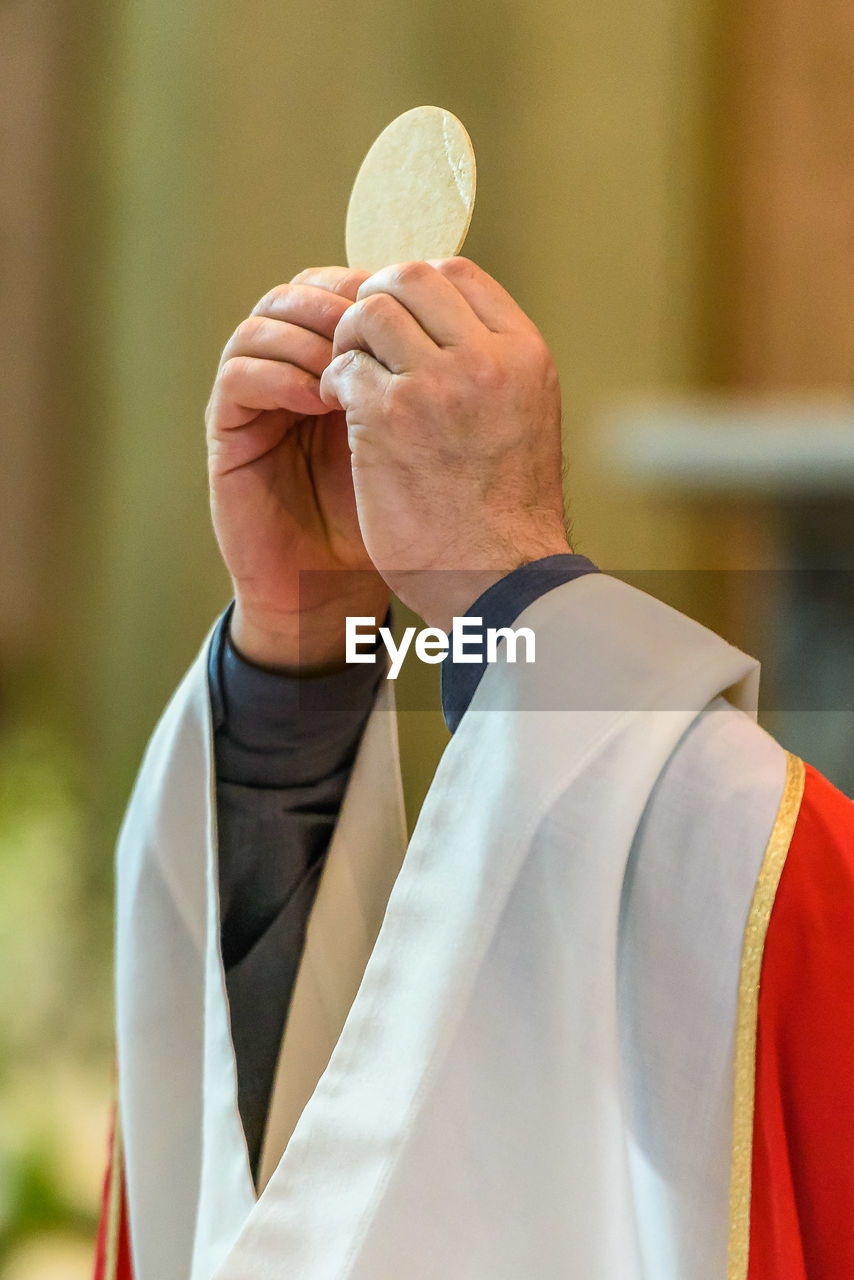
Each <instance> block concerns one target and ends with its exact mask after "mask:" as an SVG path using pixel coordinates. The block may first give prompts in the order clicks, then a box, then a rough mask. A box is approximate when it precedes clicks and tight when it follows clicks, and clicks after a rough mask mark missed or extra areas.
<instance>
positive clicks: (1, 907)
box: [0, 716, 112, 1280]
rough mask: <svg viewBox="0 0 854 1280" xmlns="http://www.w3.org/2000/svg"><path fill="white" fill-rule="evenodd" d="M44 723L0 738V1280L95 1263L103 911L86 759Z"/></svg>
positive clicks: (21, 725)
mask: <svg viewBox="0 0 854 1280" xmlns="http://www.w3.org/2000/svg"><path fill="white" fill-rule="evenodd" d="M48 723H49V716H38V717H34V718H33V719H30V718H28V717H24V718H22V719H21V720H19V721H16V722H13V723H9V724H7V725H6V727H5V730H4V731H3V732H2V733H0V956H1V957H2V965H0V1133H2V1143H0V1276H2V1277H3V1280H17V1278H23V1277H27V1276H32V1277H33V1280H35V1278H36V1277H38V1280H48V1277H49V1276H50V1275H51V1274H56V1275H57V1276H60V1275H61V1276H62V1277H63V1280H72V1277H73V1276H76V1275H78V1274H79V1275H81V1276H82V1275H84V1274H87V1273H88V1270H89V1269H91V1256H92V1238H93V1231H94V1225H95V1213H96V1209H97V1202H98V1188H99V1182H100V1177H101V1168H102V1161H103V1156H104V1151H105V1142H106V1112H105V1105H104V1104H105V1097H106V1096H107V1092H108V1090H109V1088H110V1068H109V1066H108V1064H109V1061H110V1054H111V1047H110V1042H111V1032H110V1028H111V1026H112V1013H111V1007H110V1006H111V1000H110V980H109V974H110V972H111V964H110V934H111V930H110V925H109V909H108V905H107V902H106V900H105V897H104V895H103V893H98V894H97V895H95V896H93V894H92V892H91V885H90V884H89V877H88V875H87V868H88V867H89V866H91V862H92V859H91V856H89V855H88V851H87V849H86V835H85V832H86V821H85V817H84V804H83V788H82V785H81V778H80V761H79V758H78V759H75V757H74V755H73V753H72V751H71V750H70V747H69V743H68V741H67V739H65V738H64V737H63V736H62V735H61V734H60V733H58V732H57V731H56V730H51V729H50V728H48V727H47V725H48ZM84 1261H85V1267H86V1270H84ZM60 1267H61V1268H62V1269H61V1270H59V1269H56V1270H53V1268H60ZM75 1268H76V1269H75Z"/></svg>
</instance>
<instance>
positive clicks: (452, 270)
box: [430, 258, 535, 333]
mask: <svg viewBox="0 0 854 1280" xmlns="http://www.w3.org/2000/svg"><path fill="white" fill-rule="evenodd" d="M430 266H431V267H435V268H436V270H437V271H438V272H439V274H440V275H442V276H444V277H445V279H446V280H449V281H450V282H451V284H452V285H454V287H455V288H456V289H458V290H459V292H460V293H461V294H462V295H463V297H464V298H465V300H466V302H467V303H468V304H469V306H470V307H471V309H472V311H473V312H474V313H475V315H476V316H477V318H478V319H479V320H480V321H481V323H482V324H485V325H486V327H487V329H491V330H492V331H493V333H512V332H513V330H514V329H515V330H519V329H531V328H534V327H535V326H534V322H533V320H530V319H529V318H528V316H526V315H525V312H524V311H523V310H522V308H521V307H520V306H519V304H518V302H516V301H515V299H513V298H512V297H511V296H510V294H509V293H508V292H507V290H506V289H504V288H502V286H501V285H500V284H499V283H498V281H497V280H493V278H492V276H490V275H487V273H486V272H485V271H484V270H483V268H482V267H479V266H477V265H476V264H475V263H474V262H472V261H471V259H469V258H433V259H431V260H430Z"/></svg>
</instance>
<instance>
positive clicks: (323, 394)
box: [320, 351, 393, 418]
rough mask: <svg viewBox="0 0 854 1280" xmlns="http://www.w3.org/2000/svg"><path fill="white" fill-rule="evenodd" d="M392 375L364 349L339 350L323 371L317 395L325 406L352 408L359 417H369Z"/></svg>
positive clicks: (383, 393)
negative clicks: (356, 411)
mask: <svg viewBox="0 0 854 1280" xmlns="http://www.w3.org/2000/svg"><path fill="white" fill-rule="evenodd" d="M392 377H393V375H392V374H391V373H389V371H388V369H386V368H385V367H384V366H383V365H381V364H380V363H379V362H378V361H376V360H375V359H374V357H373V356H372V355H369V354H368V353H367V351H343V352H342V353H341V355H340V356H336V357H335V359H334V360H333V361H332V363H331V364H329V365H327V367H326V369H324V371H323V377H322V378H321V379H320V398H321V400H322V401H323V403H324V404H325V405H326V407H327V408H328V409H346V410H348V411H349V410H351V409H355V410H358V412H359V416H360V417H361V418H369V417H371V416H372V410H376V409H377V408H378V407H379V405H380V404H381V403H382V399H383V396H384V395H385V393H386V391H387V389H388V384H389V382H390V381H391V378H392Z"/></svg>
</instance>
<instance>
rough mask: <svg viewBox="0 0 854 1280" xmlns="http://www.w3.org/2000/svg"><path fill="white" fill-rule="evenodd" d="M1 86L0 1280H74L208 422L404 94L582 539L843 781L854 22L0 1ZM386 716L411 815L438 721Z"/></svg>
mask: <svg viewBox="0 0 854 1280" xmlns="http://www.w3.org/2000/svg"><path fill="white" fill-rule="evenodd" d="M0 69H2V76H0V173H2V180H1V181H0V335H2V373H1V374H0V440H2V470H0V484H2V490H0V548H2V554H1V555H0V1277H2V1280H36V1278H37V1280H54V1278H59V1277H61V1278H62V1280H77V1278H78V1277H82V1276H85V1275H87V1274H88V1271H89V1266H90V1258H91V1249H92V1234H93V1229H94V1218H95V1212H96V1205H97V1198H98V1184H99V1178H100V1171H101V1163H102V1156H103V1153H104V1149H105V1143H106V1128H107V1113H108V1105H109V1098H110V1094H111V1088H112V1053H113V1050H112V1004H111V958H110V947H111V928H112V915H111V894H112V865H111V863H112V845H113V841H114V839H115V834H116V830H117V825H118V822H119V820H120V816H121V812H122V809H123V806H124V803H125V800H126V797H127V794H128V790H129V788H130V785H131V782H132V779H133V775H134V772H135V769H136V766H137V763H138V761H139V757H140V753H141V751H142V749H143V746H144V743H145V741H146V738H147V736H148V734H149V733H150V731H151V729H152V727H153V725H154V722H155V720H156V718H157V716H158V714H159V712H160V711H161V709H162V708H163V706H164V704H165V702H166V700H167V699H168V697H169V695H170V693H171V691H172V689H173V688H174V686H175V684H176V682H177V681H178V679H179V677H180V675H181V674H182V672H183V670H184V669H185V667H186V666H187V665H188V663H189V662H190V660H191V659H192V657H193V655H194V653H195V651H196V650H197V648H198V646H199V645H200V644H201V642H202V640H203V638H204V636H205V633H206V631H207V629H208V627H209V625H210V624H211V622H212V621H213V619H214V618H215V616H216V615H217V614H218V613H219V612H220V610H221V609H222V608H223V607H224V605H225V604H226V603H227V601H228V598H229V590H228V582H227V579H226V577H225V574H224V571H223V569H222V567H221V565H220V563H219V560H218V555H217V551H216V547H215V544H214V540H213V537H212V534H211V532H210V529H209V524H208V512H207V505H206V492H205V465H204V448H203V423H202V415H203V411H204V406H205V402H206V399H207V395H208V392H209V389H210V384H211V381H212V378H213V374H214V371H215V368H216V364H217V361H218V357H219V352H220V350H221V348H222V346H223V344H224V342H225V341H226V339H227V338H228V336H229V334H230V333H231V331H232V330H233V329H234V327H235V326H236V324H237V323H238V321H239V320H240V319H241V318H242V317H243V316H244V315H245V314H246V313H247V312H248V311H249V309H250V308H251V307H252V305H253V304H254V303H255V302H256V301H257V299H258V298H259V297H260V296H261V295H262V294H263V293H264V292H265V291H266V290H267V289H268V288H270V287H271V286H272V285H273V284H276V283H278V282H280V281H282V280H285V279H288V278H289V277H290V276H292V275H293V274H294V273H296V272H297V271H298V270H300V269H301V268H303V267H305V266H308V265H316V264H325V263H330V262H340V261H341V260H342V257H343V235H344V214H345V209H346V204H347V198H348V194H349V190H350V186H351V183H352V181H353V178H354V176H355V174H356V171H357V169H358V166H359V163H360V161H361V159H362V156H363V154H364V152H365V151H366V150H367V147H368V146H369V144H370V143H371V141H372V140H373V138H374V137H375V135H376V134H377V133H378V132H379V131H380V129H381V128H382V127H384V125H385V124H386V123H388V122H389V121H390V120H391V119H392V118H393V117H394V116H396V115H397V114H399V113H400V112H402V111H404V110H406V109H407V108H409V107H411V106H414V105H418V104H419V103H423V102H433V103H437V104H438V105H441V106H445V107H447V108H449V109H450V110H452V111H454V112H455V113H456V114H457V115H459V116H460V117H461V119H462V120H463V121H464V123H465V124H466V126H467V127H468V129H469V132H470V133H471V135H472V138H473V141H474V145H475V150H476V153H477V159H478V178H479V191H478V204H477V208H476V210H475V216H474V222H473V226H472V231H471V234H470V238H469V241H468V242H467V246H466V253H467V254H468V255H469V256H471V257H473V258H474V259H476V260H477V261H478V262H480V263H481V264H482V265H483V266H484V267H485V268H486V269H487V270H488V271H490V272H491V273H492V274H494V275H495V276H497V277H498V278H499V279H500V280H501V281H502V282H503V283H504V284H505V285H506V287H507V288H509V289H510V291H511V292H512V293H513V294H514V295H515V296H516V297H517V299H518V300H519V302H520V303H521V305H522V306H523V307H524V308H525V309H526V310H527V311H528V312H529V314H530V315H531V316H532V317H533V318H534V320H535V321H536V322H537V324H538V325H539V326H540V328H541V330H542V331H543V333H544V335H545V337H546V339H547V341H548V342H549V344H550V345H551V348H552V350H553V352H554V354H555V357H556V359H557V362H558V366H559V369H560V372H561V377H562V385H563V391H564V403H565V430H566V444H567V456H568V460H569V470H568V486H569V504H570V510H571V513H572V518H573V526H574V536H575V542H576V545H577V548H578V549H579V550H580V551H583V552H585V553H586V554H588V555H590V556H592V557H593V558H594V559H596V560H597V561H598V563H599V564H600V565H602V566H603V567H605V568H608V569H610V570H612V571H615V572H619V573H622V574H626V575H627V576H629V577H630V578H632V580H634V581H636V582H637V583H638V585H641V586H643V587H645V589H648V590H652V591H654V592H655V593H656V594H660V595H663V596H664V597H665V598H667V599H669V600H671V601H673V602H674V603H676V604H677V605H679V607H682V608H685V609H686V610H687V611H688V612H691V613H693V614H694V615H695V616H697V617H700V618H701V619H702V620H703V621H705V622H708V623H711V624H712V625H714V626H716V627H717V628H718V629H719V630H721V631H722V632H723V634H725V635H726V636H727V637H728V638H729V639H732V640H734V641H735V642H737V643H739V644H742V645H744V646H746V647H748V648H752V649H753V650H754V651H755V652H757V653H758V654H759V655H760V656H761V657H762V659H763V663H764V666H765V679H766V695H765V703H764V708H763V717H764V719H765V721H766V723H767V724H768V725H769V726H770V727H771V728H772V729H773V730H774V731H775V732H777V733H778V734H779V735H780V737H781V739H782V740H783V741H784V743H785V745H787V746H789V747H791V748H793V749H794V750H796V751H800V752H802V753H803V754H805V755H807V756H808V757H809V758H810V759H812V760H813V762H814V763H815V764H816V765H818V766H819V767H820V768H822V769H824V770H825V772H827V773H828V775H829V776H830V777H831V778H832V780H833V781H834V782H836V783H837V784H838V785H840V786H842V787H843V788H846V787H847V788H849V789H851V788H852V786H854V760H852V752H851V749H850V748H851V742H852V726H854V715H852V709H854V692H852V670H851V668H852V663H851V661H850V657H851V653H852V642H854V603H853V602H852V589H851V583H852V579H851V574H850V572H849V571H850V569H851V567H852V562H851V555H850V551H851V529H852V513H854V501H852V499H853V498H854V403H852V396H851V389H852V374H854V288H852V262H854V83H853V82H852V81H854V9H852V7H851V5H850V3H848V0H738V2H736V0H694V2H693V3H691V4H687V5H686V4H685V3H684V2H683V0H648V2H647V3H645V4H643V5H638V4H637V3H635V2H634V0H600V2H599V3H597V4H595V5H589V4H581V3H576V4H567V3H566V0H539V2H538V3H536V4H534V3H516V4H511V3H508V2H507V0H462V2H461V0H453V3H452V2H451V0H421V3H419V4H410V3H404V0H364V3H362V4H360V5H359V6H355V7H354V6H343V5H335V4H328V3H322V2H321V3H318V2H317V0H312V2H310V3H309V2H308V0H304V2H303V0H300V2H296V0H285V2H284V3H283V2H282V0H275V3H274V2H273V0H245V3H243V4H241V5H239V6H238V5H225V4H221V3H215V2H213V0H209V2H208V3H201V0H185V3H182V4H174V3H170V2H167V0H123V3H121V4H118V3H116V2H115V0H89V3H88V4H86V5H85V6H81V5H79V4H72V3H70V2H69V0H3V3H2V4H0ZM413 678H414V679H415V680H416V681H417V680H420V679H422V675H416V676H415V677H413ZM434 692H435V691H434ZM402 702H403V706H404V707H405V708H408V709H405V710H404V711H402V713H401V729H402V734H403V749H404V764H405V771H406V785H407V801H408V805H409V810H410V817H411V818H413V819H414V817H415V815H416V814H417V809H418V805H419V803H420V799H421V797H422V796H423V793H424V790H425V788H426V786H427V783H428V781H429V778H430V775H431V772H432V769H433V767H434V765H435V762H436V759H437V757H438V755H439V753H440V752H441V749H442V746H443V744H444V741H445V732H444V727H443V725H442V721H441V718H440V716H439V715H438V714H437V713H436V712H435V711H434V712H427V711H424V710H421V709H420V708H421V707H422V706H423V705H425V703H424V690H423V688H421V687H420V686H419V687H412V688H410V690H409V693H407V692H406V691H405V690H404V694H403V698H402Z"/></svg>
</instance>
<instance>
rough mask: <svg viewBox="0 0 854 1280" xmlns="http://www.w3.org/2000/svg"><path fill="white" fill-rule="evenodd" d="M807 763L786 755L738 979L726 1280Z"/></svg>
mask: <svg viewBox="0 0 854 1280" xmlns="http://www.w3.org/2000/svg"><path fill="white" fill-rule="evenodd" d="M805 776H806V774H805V770H804V764H803V761H802V760H799V759H798V757H797V756H793V755H790V754H789V753H788V752H787V753H786V782H785V786H784V787H783V798H782V800H781V801H780V808H779V809H778V810H777V818H776V821H775V822H774V829H773V831H772V832H771V838H770V840H769V841H768V845H767V848H766V850H765V856H764V858H763V859H762V866H761V868H760V871H759V876H758V878H757V880H756V888H755V889H754V891H753V900H752V902H751V904H750V913H749V915H748V917H747V926H746V928H745V930H744V942H743V944H742V949H741V969H740V972H739V978H738V1012H737V1014H736V1028H735V1099H734V1107H733V1126H732V1163H731V1166H730V1189H729V1250H728V1254H727V1280H747V1264H748V1258H749V1253H750V1190H751V1188H750V1178H751V1166H752V1162H753V1112H754V1101H755V1088H756V1027H757V1022H758V1017H759V977H760V973H761V970H762V956H763V954H764V951H765V938H766V935H767V933H768V923H769V921H770V919H771V910H772V908H773V906H774V899H775V897H776V895H777V887H778V885H779V883H780V876H781V875H782V873H783V867H784V866H785V863H786V857H787V855H788V852H789V846H790V845H791V843H792V836H793V835H794V831H795V823H796V822H797V820H798V813H799V812H800V808H801V801H802V799H803V795H804V781H805Z"/></svg>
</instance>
